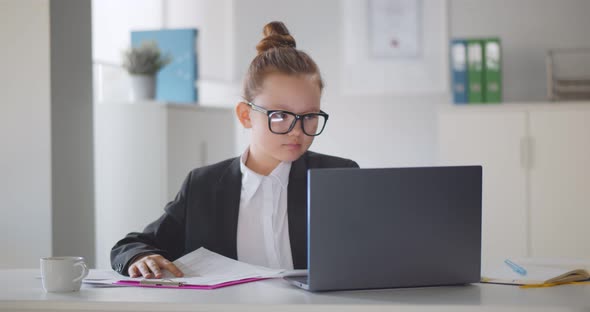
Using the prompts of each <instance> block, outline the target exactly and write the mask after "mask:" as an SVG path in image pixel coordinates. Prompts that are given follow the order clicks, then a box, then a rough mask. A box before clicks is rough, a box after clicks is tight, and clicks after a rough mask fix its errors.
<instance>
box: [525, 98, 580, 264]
mask: <svg viewBox="0 0 590 312" xmlns="http://www.w3.org/2000/svg"><path fill="white" fill-rule="evenodd" d="M530 131H531V132H530V133H531V136H532V137H533V146H532V147H533V155H534V156H533V159H532V164H531V165H532V167H531V233H532V245H531V246H532V255H533V256H538V257H555V256H563V257H583V258H589V259H590V245H589V244H588V238H590V226H588V222H590V110H573V109H572V110H564V111H536V112H531V113H530Z"/></svg>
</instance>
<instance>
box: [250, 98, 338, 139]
mask: <svg viewBox="0 0 590 312" xmlns="http://www.w3.org/2000/svg"><path fill="white" fill-rule="evenodd" d="M247 103H248V105H250V107H252V109H253V110H255V111H258V112H261V113H263V114H266V115H267V116H268V129H270V132H272V133H275V134H287V133H289V132H291V130H293V128H294V127H295V124H296V123H297V120H301V129H302V130H303V133H305V135H308V136H318V135H320V134H321V133H322V131H324V127H326V122H328V114H326V113H325V112H323V111H320V112H319V113H309V114H303V115H297V114H295V113H292V112H289V111H284V110H268V109H265V108H263V107H260V106H258V105H256V104H254V103H251V102H247Z"/></svg>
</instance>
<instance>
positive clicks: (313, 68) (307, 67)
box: [243, 22, 324, 101]
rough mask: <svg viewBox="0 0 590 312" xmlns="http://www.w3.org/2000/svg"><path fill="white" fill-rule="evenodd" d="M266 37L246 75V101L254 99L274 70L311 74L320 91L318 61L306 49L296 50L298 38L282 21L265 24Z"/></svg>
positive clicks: (322, 85)
mask: <svg viewBox="0 0 590 312" xmlns="http://www.w3.org/2000/svg"><path fill="white" fill-rule="evenodd" d="M263 35H264V38H263V39H262V40H260V42H259V43H258V45H256V50H257V51H258V55H256V57H255V58H254V59H253V60H252V62H251V63H250V67H248V72H247V73H246V76H245V78H244V90H243V91H244V94H243V97H244V99H245V100H246V101H253V100H254V97H256V95H258V93H259V92H260V90H261V88H262V83H263V82H264V79H265V78H266V76H267V75H269V74H271V73H282V74H286V75H309V76H311V78H312V79H314V80H316V81H317V83H318V86H319V88H320V92H321V91H322V90H323V88H324V83H323V81H322V77H321V75H320V70H319V68H318V66H317V64H316V63H315V62H314V61H313V60H312V59H311V57H310V56H309V55H307V53H305V52H303V51H301V50H297V49H296V44H295V39H294V38H293V36H291V34H290V33H289V30H288V29H287V27H286V26H285V24H283V23H282V22H270V23H268V24H266V25H265V26H264V29H263Z"/></svg>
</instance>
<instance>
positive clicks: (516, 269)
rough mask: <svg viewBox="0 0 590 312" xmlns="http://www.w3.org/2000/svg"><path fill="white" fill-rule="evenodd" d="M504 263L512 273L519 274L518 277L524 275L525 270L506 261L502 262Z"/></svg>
mask: <svg viewBox="0 0 590 312" xmlns="http://www.w3.org/2000/svg"><path fill="white" fill-rule="evenodd" d="M504 263H506V264H508V266H509V267H510V268H511V269H512V271H514V272H516V273H518V274H520V275H526V270H525V269H524V268H523V267H521V266H520V265H518V264H516V263H514V262H512V261H510V260H508V259H506V260H504Z"/></svg>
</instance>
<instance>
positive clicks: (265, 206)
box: [237, 149, 293, 270]
mask: <svg viewBox="0 0 590 312" xmlns="http://www.w3.org/2000/svg"><path fill="white" fill-rule="evenodd" d="M248 151H249V149H246V151H245V152H244V154H243V155H242V157H241V158H240V170H241V171H242V190H241V194H240V212H239V216H238V232H237V249H238V260H239V261H243V262H246V263H250V264H255V265H261V266H265V267H269V268H274V269H288V270H292V269H293V258H292V256H291V242H290V241H289V222H288V221H289V220H288V215H287V186H288V184H289V173H290V172H291V163H290V162H281V163H280V164H279V165H278V166H277V167H276V168H275V169H274V170H273V171H272V172H271V173H270V174H269V175H268V176H263V175H260V174H258V173H256V172H254V171H252V170H250V168H248V167H246V160H247V159H248Z"/></svg>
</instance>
